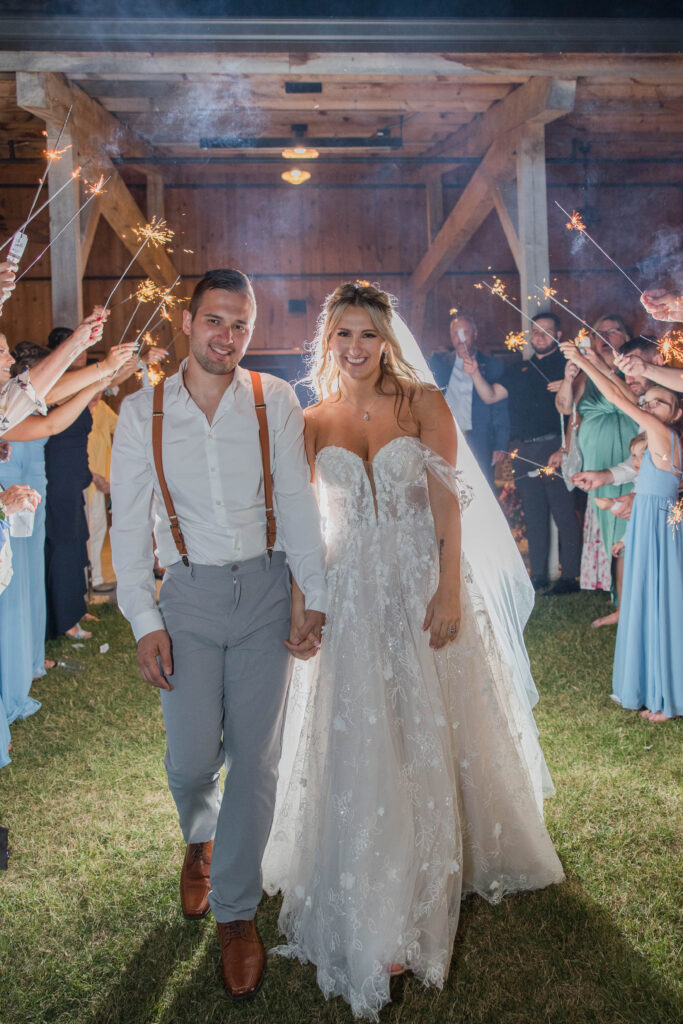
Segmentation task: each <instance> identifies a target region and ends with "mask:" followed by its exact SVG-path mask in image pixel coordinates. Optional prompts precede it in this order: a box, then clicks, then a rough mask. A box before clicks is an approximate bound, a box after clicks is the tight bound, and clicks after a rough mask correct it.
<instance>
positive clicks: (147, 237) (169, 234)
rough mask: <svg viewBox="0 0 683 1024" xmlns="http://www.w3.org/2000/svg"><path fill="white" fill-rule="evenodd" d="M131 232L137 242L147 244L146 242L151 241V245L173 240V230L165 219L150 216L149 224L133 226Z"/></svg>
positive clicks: (165, 243) (163, 243)
mask: <svg viewBox="0 0 683 1024" xmlns="http://www.w3.org/2000/svg"><path fill="white" fill-rule="evenodd" d="M133 234H134V235H135V237H136V238H137V240H138V242H143V243H144V245H147V243H148V242H151V243H152V245H168V243H169V242H171V241H172V240H173V235H174V234H175V232H173V231H171V229H170V228H169V227H168V226H167V224H166V221H165V220H161V219H158V218H157V217H152V219H151V221H150V222H149V224H143V225H142V227H139V228H133Z"/></svg>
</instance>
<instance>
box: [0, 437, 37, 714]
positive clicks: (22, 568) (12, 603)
mask: <svg viewBox="0 0 683 1024" xmlns="http://www.w3.org/2000/svg"><path fill="white" fill-rule="evenodd" d="M36 443H38V444H40V442H24V443H18V442H15V443H14V444H13V445H12V453H11V455H10V457H9V460H8V461H7V462H4V463H3V464H2V466H1V467H0V481H2V486H3V488H6V487H10V486H11V485H12V484H27V483H30V482H31V481H30V480H29V470H28V468H27V463H28V462H30V461H31V456H32V453H31V451H30V450H28V451H27V449H30V448H31V447H32V446H33V445H35V444H36ZM44 492H45V489H44V487H43V493H44ZM32 540H33V538H32V537H12V541H11V543H12V566H13V570H14V571H13V573H12V579H11V580H10V582H9V585H8V586H7V588H6V589H5V590H4V591H3V593H2V594H0V697H1V698H2V702H3V704H4V707H5V713H6V716H7V722H8V724H9V725H11V724H12V722H14V721H15V720H16V719H17V718H28V717H29V715H33V714H35V712H36V711H38V709H39V708H40V703H39V702H38V701H37V700H34V699H33V698H32V697H29V690H30V689H31V682H32V680H33V666H34V638H33V628H32V617H31V616H32V609H31V586H32V582H31V572H30V568H29V564H30V556H29V548H30V542H31V541H32ZM43 593H44V588H43Z"/></svg>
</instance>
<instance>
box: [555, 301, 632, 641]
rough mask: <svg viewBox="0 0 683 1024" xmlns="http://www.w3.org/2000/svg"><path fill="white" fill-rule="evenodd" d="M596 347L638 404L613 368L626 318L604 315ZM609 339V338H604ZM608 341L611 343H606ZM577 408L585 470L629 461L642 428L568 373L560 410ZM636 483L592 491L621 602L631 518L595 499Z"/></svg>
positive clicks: (607, 620)
mask: <svg viewBox="0 0 683 1024" xmlns="http://www.w3.org/2000/svg"><path fill="white" fill-rule="evenodd" d="M593 332H594V333H593V335H592V336H591V346H592V348H593V349H594V351H595V352H597V354H598V355H599V356H600V357H601V362H602V364H603V366H604V367H605V372H606V373H607V374H609V375H610V376H611V377H612V379H613V380H615V381H619V382H620V388H621V390H622V391H623V392H624V394H625V395H628V397H629V398H630V399H631V401H633V402H634V404H635V401H636V396H635V395H634V394H633V393H632V391H631V390H630V389H629V388H628V386H627V385H626V384H625V383H624V381H623V379H622V377H621V375H620V374H618V373H617V371H616V370H615V369H614V365H613V359H614V353H613V352H612V349H611V348H610V347H609V345H612V346H613V347H614V348H615V349H617V350H619V349H620V348H621V347H622V346H623V345H624V344H626V342H627V341H629V339H630V331H629V330H628V328H627V326H626V324H625V323H624V320H623V319H622V318H621V317H620V316H618V315H617V314H609V315H606V316H601V317H599V319H598V320H596V322H595V324H594V326H593ZM603 339H605V340H603ZM606 342H609V345H608V344H606ZM574 404H575V405H576V409H577V412H578V414H579V416H580V417H581V425H580V427H579V433H578V442H579V449H580V451H581V455H582V457H583V466H582V468H583V470H593V469H605V467H609V466H616V465H618V464H619V463H620V462H623V461H624V460H625V459H627V458H628V457H629V444H630V442H631V438H632V437H634V436H635V435H636V434H637V433H638V425H637V424H636V423H635V421H634V420H632V419H631V417H630V416H627V415H626V413H624V412H622V411H621V410H620V409H617V407H616V406H615V405H613V404H612V403H611V402H609V401H608V400H607V399H606V398H605V397H604V395H602V394H601V393H600V392H599V391H598V389H597V388H596V386H595V384H594V383H593V382H592V381H591V380H589V379H588V378H587V377H586V375H585V374H584V373H580V374H578V376H573V375H572V374H571V373H568V375H567V377H566V378H565V381H564V382H563V385H562V386H561V388H560V390H559V391H558V394H557V408H558V410H559V411H560V412H571V410H572V406H573V405H574ZM632 489H633V484H631V483H628V484H620V485H617V484H605V485H604V486H603V487H598V488H596V490H594V491H591V494H590V497H589V501H591V502H592V511H593V515H594V516H595V518H596V519H597V523H598V528H599V530H600V540H601V543H602V545H603V548H604V550H605V554H606V556H607V558H608V559H610V560H611V561H612V579H613V588H612V597H613V600H614V601H615V604H617V606H618V604H619V597H620V594H621V580H622V575H623V559H618V558H617V559H614V560H612V546H613V544H615V543H616V542H617V541H619V540H621V539H622V537H623V535H624V533H625V532H626V520H624V519H619V518H618V517H617V516H615V515H613V514H612V512H610V511H609V510H607V509H601V508H598V506H597V505H596V504H595V502H594V501H593V499H594V498H596V497H606V498H616V497H619V496H620V495H622V494H627V493H628V492H629V491H631V490H632ZM617 619H618V612H614V613H612V614H611V615H606V616H604V617H603V618H601V619H596V620H595V622H594V623H593V625H594V626H602V625H612V624H614V623H616V622H617Z"/></svg>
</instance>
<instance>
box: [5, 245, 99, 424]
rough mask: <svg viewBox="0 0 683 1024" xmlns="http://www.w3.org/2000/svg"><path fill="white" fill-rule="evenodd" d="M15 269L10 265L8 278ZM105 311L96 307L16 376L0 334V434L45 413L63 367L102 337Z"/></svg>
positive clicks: (66, 366) (65, 367)
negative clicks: (45, 354) (30, 367)
mask: <svg viewBox="0 0 683 1024" xmlns="http://www.w3.org/2000/svg"><path fill="white" fill-rule="evenodd" d="M3 266H5V267H6V266H7V264H0V289H1V288H2V280H3V278H4V277H7V275H8V273H9V272H8V271H6V270H3ZM13 274H14V269H13V268H12V272H11V275H10V276H11V278H12V281H13V280H14V277H13ZM107 316H108V313H106V314H104V315H103V313H102V310H101V309H100V308H98V307H95V309H94V310H93V312H92V313H91V315H90V316H89V317H86V318H85V320H84V321H83V323H82V324H80V325H79V326H78V328H77V329H76V330H75V331H74V332H73V333H72V334H71V335H70V336H69V337H68V338H66V340H64V341H62V343H61V344H60V345H58V346H57V347H56V348H55V350H54V351H53V352H51V354H50V355H49V356H48V357H47V358H46V359H43V360H42V362H41V363H40V364H39V365H38V366H37V367H35V368H34V370H33V372H32V373H30V374H29V371H25V372H24V373H22V374H19V376H17V377H16V378H15V379H13V380H10V379H9V370H10V367H11V365H12V363H13V362H14V357H13V356H12V355H11V353H10V351H9V346H8V344H7V339H6V338H5V336H4V334H0V437H1V436H2V435H3V434H5V433H6V432H7V431H8V430H9V429H10V428H11V427H13V426H16V425H17V424H19V423H21V421H22V420H23V419H25V418H26V417H27V416H30V415H31V413H33V412H41V413H43V414H44V413H45V412H46V411H47V407H46V404H45V399H46V396H47V394H48V392H50V391H51V389H52V388H53V387H54V386H55V384H56V383H57V382H58V381H59V379H60V377H61V376H62V375H63V374H64V372H65V370H67V369H68V367H69V366H70V365H71V363H72V362H74V360H75V359H76V358H77V357H78V356H79V355H80V354H81V353H82V352H84V351H85V349H87V348H89V347H90V346H91V345H94V344H95V343H96V342H97V341H99V339H100V338H101V337H102V330H103V326H104V322H105V320H106V319H107Z"/></svg>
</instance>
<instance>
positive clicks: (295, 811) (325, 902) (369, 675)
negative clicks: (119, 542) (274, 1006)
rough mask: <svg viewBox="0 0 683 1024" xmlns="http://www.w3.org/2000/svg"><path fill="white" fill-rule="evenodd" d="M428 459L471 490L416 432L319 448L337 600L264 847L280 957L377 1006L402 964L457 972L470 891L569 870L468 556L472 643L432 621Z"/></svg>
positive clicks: (297, 715) (303, 697)
mask: <svg viewBox="0 0 683 1024" xmlns="http://www.w3.org/2000/svg"><path fill="white" fill-rule="evenodd" d="M428 473H433V474H434V478H435V479H439V480H441V481H442V483H445V484H446V486H451V487H453V488H454V489H455V486H456V485H455V476H456V474H455V473H454V471H453V470H452V469H451V467H449V466H448V465H447V464H446V463H445V462H444V461H443V460H442V459H440V458H439V457H438V456H436V455H435V454H434V453H433V452H431V451H430V450H429V449H428V448H426V447H425V446H424V445H423V444H422V443H421V442H420V441H419V440H418V439H417V438H414V437H407V436H405V437H398V438H395V439H394V440H393V441H391V442H389V443H388V444H387V445H386V446H385V447H384V448H382V449H381V450H380V451H379V452H378V453H377V455H376V456H375V458H374V460H373V461H372V463H366V462H363V460H362V459H361V458H359V456H357V455H356V454H355V453H353V452H351V451H349V450H347V449H345V448H341V447H336V446H329V447H326V448H323V449H322V450H321V451H320V452H319V454H318V458H317V471H316V476H317V479H318V482H319V485H320V487H321V490H322V507H323V512H324V517H325V530H326V541H327V548H328V581H329V589H330V604H329V612H328V616H327V626H326V628H325V635H324V642H323V646H322V649H321V653H320V655H319V656H318V657H317V658H315V659H313V660H311V661H309V662H303V663H302V662H298V663H296V667H295V671H294V675H293V679H292V685H291V691H290V697H289V705H288V711H287V719H286V724H285V736H284V747H283V759H282V763H281V769H280V784H279V790H278V799H277V806H276V812H275V822H274V825H273V830H272V833H271V837H270V841H269V846H268V849H267V851H266V855H265V858H264V886H265V888H266V889H267V890H268V891H269V892H275V891H277V890H278V889H281V890H282V892H283V896H284V901H283V906H282V912H281V914H280V922H279V924H280V929H281V931H282V932H283V933H284V935H285V936H286V938H287V940H288V944H287V945H285V946H280V947H277V949H276V951H275V952H277V953H280V954H282V955H285V956H290V957H298V958H299V959H300V960H301V961H304V962H305V961H311V962H312V963H314V964H315V965H316V967H317V977H318V984H319V985H320V988H321V989H322V991H323V993H324V995H325V996H326V997H330V996H337V995H341V996H343V997H344V998H345V999H346V1000H347V1001H348V1003H349V1004H350V1006H351V1008H352V1010H353V1012H354V1014H355V1015H356V1016H358V1017H366V1018H369V1019H373V1020H376V1019H377V1015H378V1012H379V1010H380V1009H381V1008H382V1006H383V1005H384V1004H385V1003H387V1002H388V1001H389V981H390V966H391V964H392V963H400V964H405V965H406V967H407V968H408V969H409V970H411V971H412V972H413V973H414V974H415V975H416V976H417V977H419V978H420V979H422V980H423V981H424V982H425V983H430V984H434V985H437V986H441V985H442V984H443V982H444V980H445V978H446V975H447V973H448V967H449V962H450V958H451V952H452V947H453V939H454V936H455V932H456V928H457V924H458V914H459V906H460V900H461V897H462V896H463V895H465V894H466V893H471V892H476V893H479V894H480V895H481V896H483V897H484V898H485V899H487V900H489V901H491V902H497V901H499V900H500V899H501V898H502V897H503V896H504V895H505V894H506V893H510V892H515V891H518V890H522V889H536V888H542V887H543V886H546V885H549V884H550V883H553V882H560V881H562V879H563V873H562V867H561V865H560V862H559V860H558V858H557V855H556V853H555V851H554V849H553V845H552V842H551V840H550V837H549V835H548V832H547V831H546V828H545V825H544V822H543V813H542V796H541V788H542V778H543V775H544V772H545V764H544V762H543V756H542V754H541V751H540V747H539V745H538V741H537V738H536V732H535V727H534V723H533V717H532V715H531V712H530V707H529V704H528V703H526V702H525V700H524V697H523V695H522V694H520V692H519V687H516V686H515V685H514V683H513V681H512V673H511V670H510V667H509V663H508V661H506V659H505V658H504V657H503V650H504V648H503V647H501V646H500V645H499V644H498V642H497V638H496V635H495V632H496V631H495V630H494V629H493V628H492V624H491V618H490V616H489V614H488V612H487V608H486V604H485V602H484V601H483V600H482V599H481V593H480V591H479V590H478V588H477V581H476V579H473V578H472V573H471V571H470V567H469V564H468V562H467V560H466V558H465V557H463V564H462V623H461V628H460V631H459V634H458V638H457V640H456V641H455V642H454V643H452V644H448V645H447V646H446V647H445V648H443V649H442V650H440V651H434V650H432V649H430V647H429V634H428V633H425V632H423V630H422V623H423V620H424V615H425V609H426V605H427V603H428V601H429V600H430V599H431V597H432V595H433V594H434V591H435V590H436V586H437V577H438V559H437V549H436V538H435V533H434V522H433V519H432V515H431V510H430V504H429V495H428ZM463 504H464V502H463ZM467 515H468V512H467V510H466V509H465V511H464V512H463V517H467Z"/></svg>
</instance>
